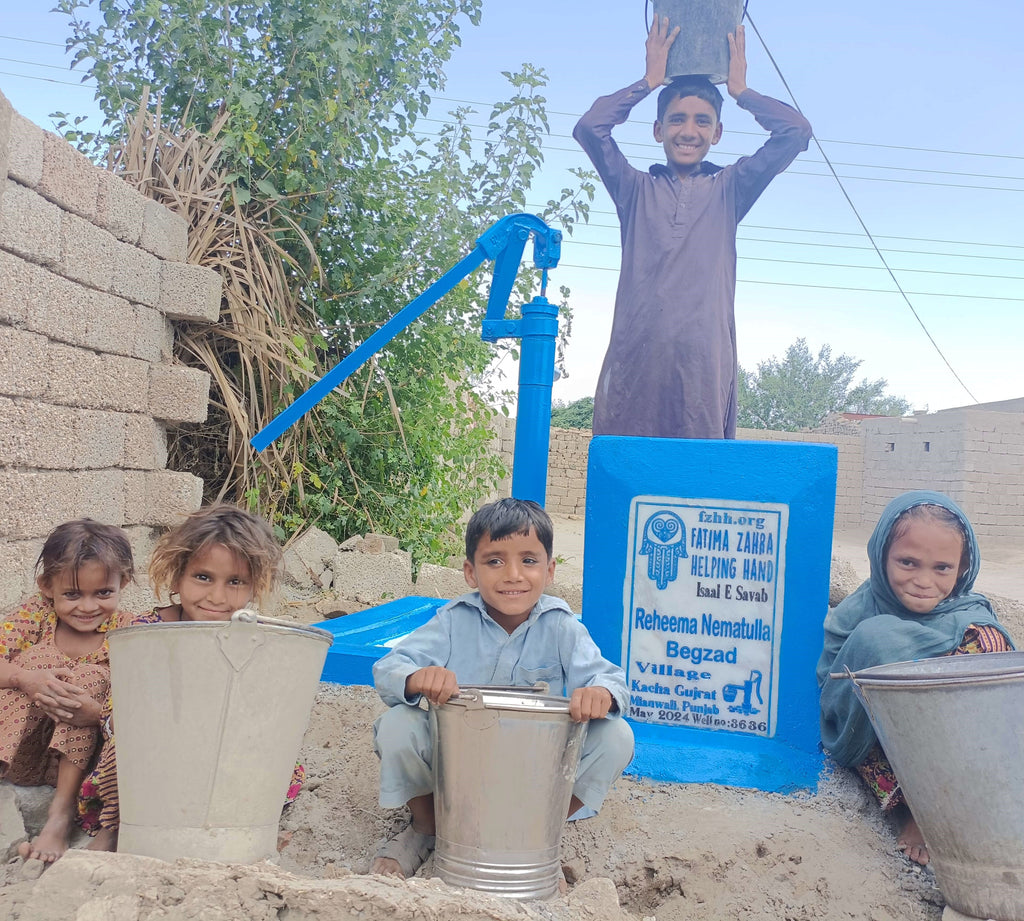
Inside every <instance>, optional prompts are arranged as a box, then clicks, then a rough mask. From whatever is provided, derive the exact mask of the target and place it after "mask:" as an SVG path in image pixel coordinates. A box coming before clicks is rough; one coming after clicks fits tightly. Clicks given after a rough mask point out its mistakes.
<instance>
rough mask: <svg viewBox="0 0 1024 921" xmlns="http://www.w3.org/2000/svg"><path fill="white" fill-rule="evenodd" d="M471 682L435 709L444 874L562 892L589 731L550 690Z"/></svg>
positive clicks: (492, 885)
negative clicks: (572, 806)
mask: <svg viewBox="0 0 1024 921" xmlns="http://www.w3.org/2000/svg"><path fill="white" fill-rule="evenodd" d="M539 691H540V692H538V691H537V690H533V689H531V688H510V687H483V688H474V689H466V690H464V691H463V692H462V693H460V694H459V695H458V696H457V697H455V698H453V699H452V700H450V701H449V702H448V703H446V704H444V705H443V706H441V707H435V706H431V708H430V730H431V737H432V739H433V742H434V813H435V816H436V819H437V842H436V847H435V850H434V872H435V873H436V874H437V875H438V876H439V877H440V878H441V879H443V880H444V881H445V882H447V883H450V884H451V885H453V886H463V887H465V888H467V889H478V890H482V891H484V892H489V893H491V894H492V895H498V896H506V897H509V898H515V899H545V898H549V897H550V896H552V895H554V894H555V893H556V892H557V891H558V881H559V878H560V876H561V860H560V858H559V842H560V840H561V835H562V828H563V826H564V825H565V819H566V813H567V812H568V811H569V801H570V800H571V798H572V787H573V783H574V781H575V779H576V769H577V767H578V766H579V760H580V752H581V749H582V747H583V740H584V737H585V734H586V723H574V722H573V721H572V719H570V717H569V702H568V700H566V699H565V698H564V697H549V696H546V695H545V693H542V692H546V691H547V688H546V687H543V688H541V689H539Z"/></svg>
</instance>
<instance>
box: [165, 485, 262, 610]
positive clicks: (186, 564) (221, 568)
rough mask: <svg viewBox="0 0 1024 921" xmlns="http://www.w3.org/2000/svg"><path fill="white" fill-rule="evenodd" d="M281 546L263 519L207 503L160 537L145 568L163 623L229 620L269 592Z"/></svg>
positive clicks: (230, 507)
mask: <svg viewBox="0 0 1024 921" xmlns="http://www.w3.org/2000/svg"><path fill="white" fill-rule="evenodd" d="M280 559H281V550H280V547H279V546H278V544H277V541H276V539H275V538H274V535H273V532H272V531H271V530H270V527H269V526H268V525H267V524H266V522H264V521H262V520H261V519H258V518H256V517H255V516H253V515H250V514H249V513H248V512H244V511H242V510H241V509H238V508H236V507H235V506H231V505H215V506H209V507H207V508H204V509H200V511H198V512H196V513H194V514H193V515H190V516H189V517H188V518H187V519H186V520H185V521H184V522H183V523H182V524H181V525H179V526H178V527H177V528H175V529H174V530H173V531H170V532H168V533H167V534H165V535H164V536H163V537H162V538H161V539H160V541H158V543H157V546H156V548H155V550H154V551H153V557H152V560H151V561H150V566H149V572H150V577H151V579H152V582H153V588H154V589H155V590H156V592H157V593H158V594H161V593H162V592H163V591H165V590H169V592H170V600H171V604H170V605H169V606H167V607H163V608H160V609H159V611H160V615H161V617H162V618H163V619H164V620H165V621H174V620H186V621H209V620H229V619H230V618H231V615H232V614H233V613H234V612H235V611H237V610H239V609H240V608H244V607H246V606H247V605H249V604H250V603H252V602H254V601H257V602H258V601H259V600H260V599H261V598H264V597H265V596H266V595H268V594H269V593H270V591H271V589H272V587H273V584H274V582H275V580H276V578H277V569H278V566H279V564H280Z"/></svg>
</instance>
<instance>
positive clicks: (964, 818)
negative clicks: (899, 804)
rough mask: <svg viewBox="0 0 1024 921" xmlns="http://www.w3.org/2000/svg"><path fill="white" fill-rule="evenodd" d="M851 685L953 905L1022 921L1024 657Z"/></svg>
mask: <svg viewBox="0 0 1024 921" xmlns="http://www.w3.org/2000/svg"><path fill="white" fill-rule="evenodd" d="M830 677H831V678H832V679H833V680H844V679H847V678H848V679H850V680H852V681H853V683H854V688H855V690H856V693H857V696H858V697H859V698H860V700H861V703H863V704H864V709H865V710H866V711H867V713H868V716H869V717H870V718H871V724H872V726H874V729H875V733H876V734H877V735H878V739H879V741H880V742H881V743H882V748H883V749H884V750H885V754H886V757H887V758H888V759H889V762H890V764H891V765H892V767H893V770H894V771H895V773H896V776H897V777H898V778H899V781H900V788H901V789H902V790H903V793H904V795H905V796H906V798H907V803H908V805H909V806H910V810H911V812H912V813H913V815H914V818H915V819H916V820H917V824H918V826H919V827H920V829H921V833H922V834H923V835H924V840H925V843H926V844H927V845H928V854H929V857H930V858H931V866H932V868H933V869H934V870H935V879H936V881H937V882H938V884H939V889H940V890H941V891H942V894H943V896H944V897H945V899H946V903H947V904H948V905H950V906H952V907H953V908H955V909H956V910H957V911H959V912H961V913H962V914H965V915H967V916H968V917H971V918H996V919H999V921H1024V808H1022V807H1021V805H1020V791H1021V789H1024V707H1022V706H1021V702H1022V699H1024V652H992V653H985V654H984V655H970V656H943V657H941V658H935V659H920V660H918V661H915V662H896V663H893V664H891V665H876V666H874V667H873V668H865V669H861V670H860V671H856V672H848V673H847V674H845V675H839V674H835V675H832V676H830Z"/></svg>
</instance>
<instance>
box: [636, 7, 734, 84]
mask: <svg viewBox="0 0 1024 921" xmlns="http://www.w3.org/2000/svg"><path fill="white" fill-rule="evenodd" d="M743 6H744V4H743V0H654V15H655V16H659V17H663V16H667V17H668V24H669V29H674V28H675V27H676V26H679V27H680V31H679V34H678V35H677V36H676V40H675V41H674V42H673V43H672V47H671V48H669V50H668V70H667V72H666V74H665V76H666V77H667V78H668V79H669V80H672V79H674V78H676V77H683V76H691V75H695V76H701V77H707V78H708V79H709V80H710V81H711V82H712V83H725V81H726V80H727V79H728V77H729V33H730V32H735V31H736V27H737V26H738V25H739V24H740V22H741V20H742V19H743Z"/></svg>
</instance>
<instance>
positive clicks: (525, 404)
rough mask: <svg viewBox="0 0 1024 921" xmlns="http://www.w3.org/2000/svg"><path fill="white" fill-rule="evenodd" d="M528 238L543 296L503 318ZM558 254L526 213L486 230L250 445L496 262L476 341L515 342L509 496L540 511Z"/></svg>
mask: <svg viewBox="0 0 1024 921" xmlns="http://www.w3.org/2000/svg"><path fill="white" fill-rule="evenodd" d="M531 235H532V236H533V264H534V265H535V266H536V267H537V268H538V269H540V270H541V293H540V294H539V295H538V296H537V297H535V298H534V299H533V300H532V301H530V303H528V304H524V305H523V315H522V318H521V319H518V320H507V319H505V310H506V309H507V307H508V299H509V296H510V295H511V293H512V286H513V285H514V284H515V280H516V273H517V272H518V269H519V263H520V261H521V260H522V257H523V250H524V249H525V247H526V241H527V240H528V239H529V238H530V236H531ZM561 252H562V234H561V231H558V230H553V229H552V228H550V227H548V225H547V224H545V223H544V221H542V220H541V219H540V218H539V217H535V216H534V215H532V214H510V215H508V216H507V217H503V218H501V220H499V221H498V222H497V223H496V224H494V225H493V226H492V227H490V228H488V229H487V230H486V231H484V233H482V234H481V235H480V237H479V238H478V239H477V241H476V245H475V246H474V248H473V250H472V252H470V253H469V254H468V255H467V256H464V257H463V258H462V259H461V260H460V261H459V262H458V263H456V264H455V265H454V266H453V267H452V268H450V269H449V270H448V271H447V272H445V274H444V275H442V276H441V277H440V278H439V279H438V280H437V281H435V282H434V283H433V284H432V285H431V286H430V287H429V288H427V290H426V291H424V292H423V293H422V294H421V295H419V297H417V298H414V299H413V300H412V301H410V302H409V303H408V304H406V306H405V307H403V308H402V309H401V310H400V311H398V313H396V314H395V315H394V316H393V317H391V319H389V320H388V321H387V322H386V323H385V324H384V325H383V326H381V327H380V329H378V330H377V331H376V332H374V333H373V334H372V335H371V336H369V337H368V338H367V339H366V340H364V341H363V342H362V343H360V345H359V346H357V347H356V349H355V350H353V351H352V352H351V353H350V354H349V355H347V356H346V357H345V358H343V359H342V360H341V361H340V362H338V364H336V365H335V366H334V367H333V368H331V370H330V371H328V372H327V373H326V374H325V375H324V376H323V377H322V378H320V380H318V381H317V382H316V383H315V384H313V386H312V387H310V388H309V389H308V390H307V391H306V392H305V393H303V394H301V395H300V396H299V397H298V398H297V399H296V400H295V402H294V403H292V405H291V406H289V407H287V408H286V409H284V410H283V411H282V412H280V413H279V414H278V415H277V416H275V417H274V418H273V419H272V420H271V421H270V422H269V423H268V424H267V425H266V426H264V427H263V428H262V429H261V430H260V431H259V432H257V433H256V434H255V435H254V436H253V438H252V441H251V442H250V443H251V444H252V446H253V447H254V448H255V449H256V450H257V451H262V450H263V449H264V448H266V447H267V445H269V444H271V443H272V442H273V441H274V440H275V439H276V438H277V437H278V436H280V435H281V434H282V433H283V432H285V431H287V430H288V429H289V428H290V427H291V426H292V425H294V424H295V422H296V421H297V420H298V419H300V418H301V417H302V416H304V415H305V414H306V413H308V412H309V411H310V410H311V409H312V408H313V407H314V406H316V404H317V403H319V402H320V401H321V400H322V399H323V398H324V397H326V396H327V394H329V393H330V392H331V391H332V390H333V389H334V388H335V387H338V386H339V385H340V384H341V383H342V382H343V381H344V380H345V379H346V378H347V377H348V376H349V375H350V374H352V373H353V372H354V371H356V370H357V369H358V368H359V367H360V366H361V365H362V364H363V363H364V362H365V361H366V360H367V359H369V358H370V356H371V355H373V354H374V353H375V352H379V351H380V350H381V349H382V348H384V346H386V345H387V344H388V343H389V342H390V341H391V340H392V339H394V338H395V336H397V335H398V334H399V333H400V332H401V331H402V330H403V329H405V328H406V327H407V326H409V325H410V324H411V323H412V322H413V321H414V320H417V319H419V317H420V316H422V315H423V314H424V313H425V312H426V311H427V310H428V309H429V308H430V307H432V306H433V305H434V304H435V303H436V302H437V301H439V300H440V299H441V298H442V297H443V296H444V295H445V294H447V293H448V292H449V291H451V289H452V288H454V287H455V286H456V285H457V284H458V283H459V282H460V281H462V279H463V278H465V277H466V276H467V275H469V274H470V273H471V272H473V271H474V270H475V269H476V268H478V267H479V266H480V265H481V264H482V263H483V262H484V260H485V259H492V260H494V274H493V277H492V279H491V292H490V295H489V296H488V299H487V311H486V313H485V315H484V321H483V329H482V332H481V338H482V339H484V341H486V342H496V341H497V340H498V339H521V340H522V344H521V346H520V351H519V401H518V410H517V413H516V446H515V453H514V455H513V460H512V495H513V496H515V497H516V498H517V499H533V500H534V501H535V502H539V503H540V504H541V505H543V504H544V499H545V495H546V492H547V474H548V447H549V443H550V426H551V384H552V382H553V381H554V371H555V339H556V337H557V335H558V306H557V305H556V304H551V303H549V302H548V299H547V297H545V293H546V291H547V278H548V269H553V268H554V267H555V266H557V265H558V260H559V257H560V256H561Z"/></svg>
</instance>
